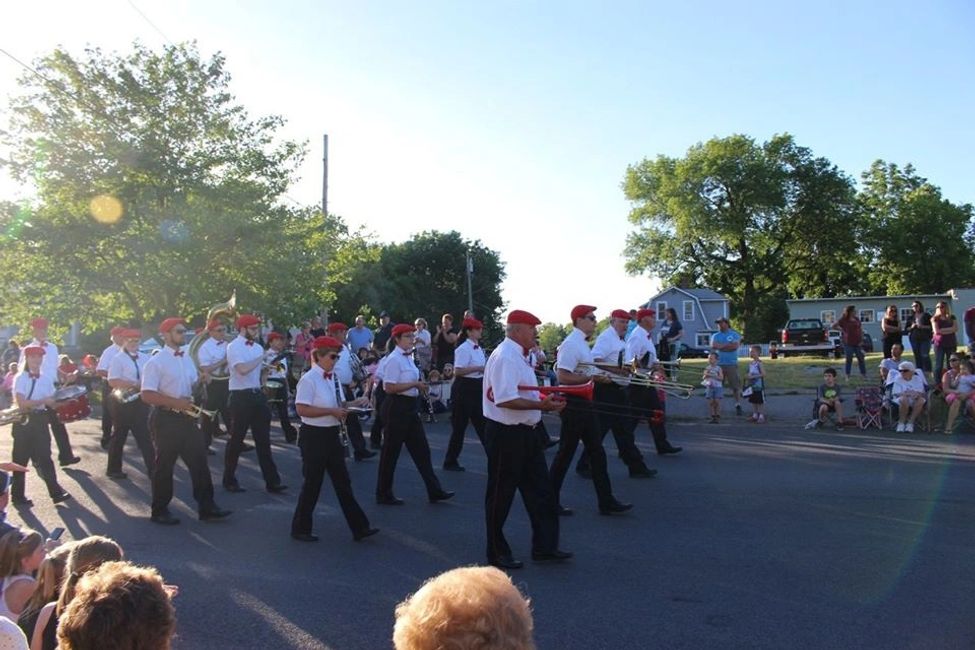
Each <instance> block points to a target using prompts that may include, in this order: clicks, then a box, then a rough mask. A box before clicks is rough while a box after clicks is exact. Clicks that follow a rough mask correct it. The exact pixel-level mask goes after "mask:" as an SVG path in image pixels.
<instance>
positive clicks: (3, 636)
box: [0, 616, 29, 650]
mask: <svg viewBox="0 0 975 650" xmlns="http://www.w3.org/2000/svg"><path fill="white" fill-rule="evenodd" d="M0 650H29V646H28V645H27V637H25V636H24V632H23V630H21V629H20V628H19V627H17V624H16V623H14V622H13V621H11V620H10V619H9V618H7V617H6V616H0Z"/></svg>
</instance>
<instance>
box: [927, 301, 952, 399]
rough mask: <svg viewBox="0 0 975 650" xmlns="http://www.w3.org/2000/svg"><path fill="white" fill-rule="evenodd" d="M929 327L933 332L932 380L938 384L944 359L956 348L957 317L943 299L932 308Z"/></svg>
mask: <svg viewBox="0 0 975 650" xmlns="http://www.w3.org/2000/svg"><path fill="white" fill-rule="evenodd" d="M931 328H932V330H933V332H934V336H933V338H932V343H933V344H934V382H935V384H937V385H940V383H941V371H942V369H943V368H944V363H945V359H947V358H948V357H950V356H951V355H953V354H954V353H955V351H956V350H957V349H958V336H957V332H958V319H957V318H955V317H954V316H953V315H952V313H951V307H949V306H948V303H947V302H945V301H944V300H942V301H940V302H939V303H938V305H937V306H936V307H935V309H934V318H932V319H931Z"/></svg>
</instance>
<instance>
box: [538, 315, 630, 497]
mask: <svg viewBox="0 0 975 650" xmlns="http://www.w3.org/2000/svg"><path fill="white" fill-rule="evenodd" d="M595 310H596V308H595V307H593V306H591V305H576V306H575V307H573V308H572V312H571V317H572V326H573V327H572V332H570V333H569V335H568V336H567V337H565V340H563V341H562V345H560V346H559V352H558V356H557V357H556V367H557V373H558V380H559V385H567V386H575V385H581V384H585V383H588V382H589V381H594V382H597V383H609V382H610V379H609V378H608V377H606V376H605V375H590V374H588V371H589V370H591V367H589V366H583V365H581V364H592V351H591V350H590V349H589V344H588V343H587V342H586V340H587V339H588V338H589V337H590V336H592V333H593V331H595V329H596V315H595V314H594V313H593V312H594V311H595ZM567 400H568V404H569V408H567V409H566V410H564V411H562V414H561V417H562V435H561V438H560V439H559V449H558V451H557V452H556V453H555V458H553V459H552V468H551V472H552V484H553V485H554V487H555V498H556V502H557V503H559V504H560V505H559V514H562V515H568V514H572V510H571V509H569V508H565V507H563V506H562V505H561V501H560V500H559V492H560V491H561V489H562V481H564V480H565V473H566V472H567V471H568V470H569V465H570V464H571V463H572V457H573V456H574V455H575V453H576V448H578V446H579V441H580V440H581V441H582V444H583V447H584V448H585V451H586V454H587V455H588V456H589V465H590V466H591V468H592V482H593V486H594V487H595V488H596V498H597V500H598V502H599V513H600V514H603V515H611V514H617V513H621V512H626V511H627V510H630V509H631V508H632V507H633V504H632V503H620V502H619V501H618V500H617V499H616V497H614V496H613V488H612V486H611V485H610V482H609V472H608V471H607V469H606V452H605V451H604V450H603V445H602V436H601V435H600V430H599V422H598V420H597V419H596V413H595V411H594V409H593V406H592V402H591V401H590V400H586V399H583V398H582V397H579V396H577V395H568V396H567Z"/></svg>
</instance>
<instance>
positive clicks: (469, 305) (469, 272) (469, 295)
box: [467, 251, 474, 314]
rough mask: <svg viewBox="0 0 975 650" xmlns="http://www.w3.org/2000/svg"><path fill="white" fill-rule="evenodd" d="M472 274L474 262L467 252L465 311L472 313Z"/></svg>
mask: <svg viewBox="0 0 975 650" xmlns="http://www.w3.org/2000/svg"><path fill="white" fill-rule="evenodd" d="M473 274H474V260H472V259H471V252H470V251H467V309H468V310H469V311H470V312H471V313H472V314H473V313H474V292H473V291H471V275H473Z"/></svg>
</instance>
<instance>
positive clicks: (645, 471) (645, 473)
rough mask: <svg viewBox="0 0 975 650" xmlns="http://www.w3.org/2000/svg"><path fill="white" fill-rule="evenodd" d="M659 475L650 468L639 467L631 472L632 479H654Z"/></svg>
mask: <svg viewBox="0 0 975 650" xmlns="http://www.w3.org/2000/svg"><path fill="white" fill-rule="evenodd" d="M656 475H657V470H655V469H650V468H649V467H638V468H636V469H631V470H630V478H653V477H654V476H656Z"/></svg>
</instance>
